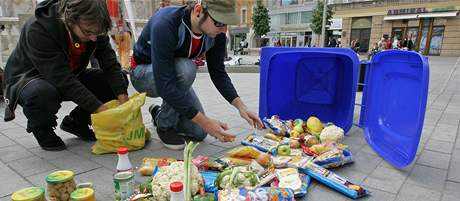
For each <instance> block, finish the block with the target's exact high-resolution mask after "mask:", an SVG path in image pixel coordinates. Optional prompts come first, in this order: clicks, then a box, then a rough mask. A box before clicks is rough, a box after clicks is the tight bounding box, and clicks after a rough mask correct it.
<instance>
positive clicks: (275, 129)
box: [262, 115, 290, 136]
mask: <svg viewBox="0 0 460 201" xmlns="http://www.w3.org/2000/svg"><path fill="white" fill-rule="evenodd" d="M262 122H263V123H264V125H265V127H266V128H269V129H270V131H271V132H272V133H274V134H277V135H283V136H287V135H289V131H290V128H289V126H288V125H287V123H286V121H283V120H281V119H280V118H279V116H278V115H273V116H272V117H271V118H270V119H268V118H266V117H265V118H263V120H262Z"/></svg>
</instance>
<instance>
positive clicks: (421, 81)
mask: <svg viewBox="0 0 460 201" xmlns="http://www.w3.org/2000/svg"><path fill="white" fill-rule="evenodd" d="M368 65H369V66H368V67H369V68H367V69H366V76H365V81H364V82H365V84H366V85H365V87H364V92H363V99H362V108H361V118H360V121H361V124H362V126H363V129H364V136H365V138H366V141H367V143H368V144H369V145H370V146H371V147H372V148H373V149H374V151H375V152H377V153H378V154H379V155H380V156H381V157H383V158H384V159H385V160H387V161H388V162H390V163H391V164H393V165H394V166H395V167H397V168H403V167H405V166H407V165H409V164H410V163H411V162H412V161H413V160H414V158H415V155H416V152H417V147H418V144H419V141H420V136H421V132H422V129H423V121H424V117H425V109H426V101H427V96H428V81H429V66H428V61H427V60H426V58H425V57H424V56H422V55H420V54H418V53H415V52H408V51H400V50H389V51H383V52H381V53H379V54H376V55H375V56H374V57H373V58H372V61H371V62H370V64H368Z"/></svg>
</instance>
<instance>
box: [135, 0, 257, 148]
mask: <svg viewBox="0 0 460 201" xmlns="http://www.w3.org/2000/svg"><path fill="white" fill-rule="evenodd" d="M238 21H239V18H238V16H237V15H236V13H235V1H228V0H203V1H201V2H200V3H196V4H191V5H188V6H183V7H166V8H162V9H159V10H158V12H156V13H155V15H154V16H152V17H151V18H150V20H149V22H148V23H147V25H146V26H145V27H144V30H143V31H142V34H141V36H140V37H139V39H138V41H137V43H136V44H135V46H134V54H133V57H132V58H133V59H132V69H131V72H130V75H131V81H132V84H133V86H134V88H136V90H138V91H140V92H147V95H148V96H149V97H161V98H162V99H163V103H162V105H161V107H160V106H153V105H152V106H151V107H150V108H149V110H150V112H151V114H152V117H153V123H154V125H155V126H156V130H157V133H158V136H159V138H160V140H161V141H162V143H163V145H165V146H166V147H167V148H169V149H183V148H184V142H185V140H194V141H202V140H203V139H204V138H205V137H206V135H207V134H206V133H208V134H209V135H211V136H213V137H215V138H217V139H219V140H220V141H221V142H229V141H233V140H234V138H235V136H234V135H233V134H231V133H230V132H228V131H227V130H228V127H227V125H226V124H225V123H222V122H220V121H218V120H215V119H212V118H210V117H207V116H206V115H205V114H204V111H203V108H202V106H201V103H200V101H199V99H198V97H197V96H196V94H195V92H194V90H193V88H192V83H193V81H194V80H195V76H196V69H197V67H196V65H195V64H194V63H193V62H192V59H194V58H196V57H199V56H201V55H203V54H206V60H207V64H208V71H209V74H210V76H211V80H212V82H213V83H214V85H215V86H216V88H217V90H218V91H219V92H220V94H222V96H223V97H224V98H225V99H226V100H227V101H228V102H229V103H231V104H232V105H233V106H235V108H237V109H238V111H239V113H240V116H241V117H242V118H244V119H245V120H247V121H248V123H249V124H250V125H251V126H255V127H258V128H261V127H262V122H261V121H260V119H259V117H258V116H257V114H256V113H254V112H252V111H250V110H248V108H247V106H246V105H245V104H244V103H243V101H242V100H241V98H240V97H239V96H238V94H237V92H236V90H235V88H234V87H233V84H232V82H231V80H230V78H229V76H228V75H227V73H226V72H225V66H224V57H225V48H226V47H225V42H226V36H225V32H227V24H237V23H238Z"/></svg>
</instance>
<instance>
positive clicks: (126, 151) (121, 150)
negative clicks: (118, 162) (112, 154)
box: [117, 147, 128, 154]
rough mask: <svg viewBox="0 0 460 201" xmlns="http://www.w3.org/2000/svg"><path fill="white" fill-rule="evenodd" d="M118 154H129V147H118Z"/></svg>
mask: <svg viewBox="0 0 460 201" xmlns="http://www.w3.org/2000/svg"><path fill="white" fill-rule="evenodd" d="M117 153H118V154H127V153H128V148H126V147H121V148H118V149H117Z"/></svg>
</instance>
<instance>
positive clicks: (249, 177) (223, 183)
mask: <svg viewBox="0 0 460 201" xmlns="http://www.w3.org/2000/svg"><path fill="white" fill-rule="evenodd" d="M258 183H259V176H257V174H256V173H255V172H252V171H249V170H247V168H246V167H234V168H233V169H227V170H224V171H223V172H221V173H220V174H219V175H218V176H217V179H216V182H215V184H216V186H217V187H218V188H219V189H227V188H239V187H256V186H257V184H258Z"/></svg>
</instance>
